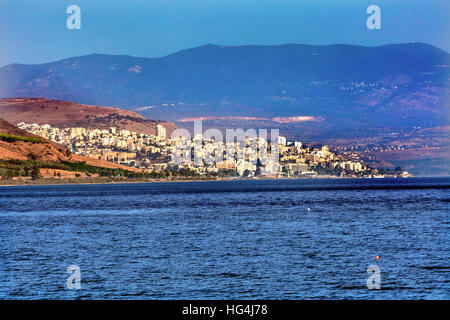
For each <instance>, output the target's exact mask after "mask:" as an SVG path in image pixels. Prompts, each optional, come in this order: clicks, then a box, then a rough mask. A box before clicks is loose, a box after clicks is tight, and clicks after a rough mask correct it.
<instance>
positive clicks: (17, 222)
mask: <svg viewBox="0 0 450 320" xmlns="http://www.w3.org/2000/svg"><path fill="white" fill-rule="evenodd" d="M449 190H450V179H419V178H417V179H416V178H414V179H403V180H402V179H397V180H388V179H372V180H370V179H355V180H352V179H346V180H325V179H316V180H282V181H279V180H278V181H276V180H268V181H229V182H191V183H154V184H120V185H118V184H115V185H81V186H80V185H77V186H75V185H72V186H30V187H0V236H1V237H0V239H1V243H0V262H1V265H0V281H1V283H0V298H3V299H5V298H6V299H30V298H31V299H39V298H51V299H78V298H82V299H105V298H107V299H124V298H127V299H229V298H230V299H259V298H264V299H325V298H326V299H448V298H449V297H450V283H449V281H450V261H449V260H450V259H449V257H450V254H449V249H450V248H449V243H450V242H449V239H450V237H449V202H450V197H449ZM308 208H310V210H308ZM375 256H379V257H380V259H379V260H378V261H375V259H374V257H375ZM373 264H375V265H378V266H379V267H380V270H381V289H380V290H368V289H367V286H366V280H367V278H368V276H369V274H367V273H366V268H367V267H368V266H369V265H373ZM69 265H77V266H79V267H80V269H81V289H80V290H69V289H67V288H66V279H67V277H68V276H69V274H67V273H66V269H67V267H68V266H69Z"/></svg>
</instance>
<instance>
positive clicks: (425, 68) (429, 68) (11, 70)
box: [0, 43, 450, 128]
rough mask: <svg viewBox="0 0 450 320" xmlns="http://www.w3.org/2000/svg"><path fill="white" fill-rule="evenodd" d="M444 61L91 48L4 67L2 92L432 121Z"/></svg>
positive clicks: (193, 111) (255, 115)
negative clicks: (151, 54) (116, 52)
mask: <svg viewBox="0 0 450 320" xmlns="http://www.w3.org/2000/svg"><path fill="white" fill-rule="evenodd" d="M449 66H450V55H449V54H448V53H446V52H445V51H442V50H440V49H438V48H435V47H433V46H430V45H427V44H422V43H409V44H396V45H384V46H379V47H362V46H351V45H328V46H310V45H298V44H289V45H279V46H240V47H226V46H215V45H205V46H202V47H198V48H193V49H188V50H184V51H180V52H177V53H174V54H171V55H168V56H165V57H161V58H136V57H131V56H111V55H101V54H93V55H88V56H83V57H75V58H69V59H65V60H62V61H57V62H51V63H46V64H40V65H21V64H13V65H9V66H5V67H3V68H1V69H0V83H1V85H0V97H46V98H51V99H60V100H71V101H77V102H79V103H86V104H95V105H108V106H118V107H122V108H126V109H130V110H135V111H137V112H139V113H141V114H143V115H145V116H146V117H148V118H150V119H161V120H170V121H179V120H182V121H183V120H184V121H190V120H193V118H196V117H208V119H209V120H214V119H216V120H221V121H222V122H223V121H225V122H229V121H232V120H233V119H235V120H238V121H239V120H242V119H244V120H245V119H246V120H252V119H253V120H255V121H266V122H267V121H269V122H274V121H273V120H274V118H275V119H282V121H281V123H284V124H286V123H293V124H298V123H301V124H302V125H308V124H311V125H313V126H315V125H317V123H321V126H325V127H326V128H361V127H394V128H397V127H411V126H436V125H443V124H445V123H448V120H449V113H448V110H449V103H450V102H449V101H450V90H449V86H448V81H449V74H450V73H449V70H450V69H449ZM240 117H244V118H240ZM296 117H297V118H296ZM186 118H188V119H186ZM260 118H263V119H260ZM275 123H276V121H275ZM278 123H280V122H278Z"/></svg>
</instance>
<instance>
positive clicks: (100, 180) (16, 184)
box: [0, 176, 450, 187]
mask: <svg viewBox="0 0 450 320" xmlns="http://www.w3.org/2000/svg"><path fill="white" fill-rule="evenodd" d="M411 178H450V176H414V177H408V178H404V177H385V178H372V177H336V176H317V177H276V178H275V177H262V178H241V177H234V178H233V177H229V178H228V177H219V178H204V179H201V178H200V179H199V178H192V179H183V178H177V179H140V178H131V179H130V178H126V179H117V178H106V177H105V178H94V179H92V178H91V179H89V180H87V179H64V180H57V179H55V178H48V179H45V178H44V179H37V180H25V181H23V180H22V181H20V180H16V181H4V182H6V183H3V181H0V187H21V186H22V187H23V186H57V185H89V184H93V185H98V184H134V183H177V182H209V181H255V180H257V181H263V180H317V179H339V180H345V179H370V180H372V179H375V180H380V179H411Z"/></svg>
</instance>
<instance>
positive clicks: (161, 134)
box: [156, 124, 166, 140]
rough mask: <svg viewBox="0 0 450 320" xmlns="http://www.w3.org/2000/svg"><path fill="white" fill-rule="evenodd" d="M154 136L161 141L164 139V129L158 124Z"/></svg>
mask: <svg viewBox="0 0 450 320" xmlns="http://www.w3.org/2000/svg"><path fill="white" fill-rule="evenodd" d="M156 136H157V137H158V138H160V139H162V140H164V139H166V128H164V127H163V126H162V125H160V124H158V125H157V126H156Z"/></svg>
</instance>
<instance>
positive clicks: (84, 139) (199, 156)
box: [17, 123, 371, 177]
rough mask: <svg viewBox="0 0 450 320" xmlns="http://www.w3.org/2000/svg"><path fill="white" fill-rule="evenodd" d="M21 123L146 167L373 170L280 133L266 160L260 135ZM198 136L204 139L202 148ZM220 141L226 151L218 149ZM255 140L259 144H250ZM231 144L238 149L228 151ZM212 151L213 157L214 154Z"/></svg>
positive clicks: (236, 171)
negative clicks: (229, 137)
mask: <svg viewBox="0 0 450 320" xmlns="http://www.w3.org/2000/svg"><path fill="white" fill-rule="evenodd" d="M17 126H18V127H19V128H21V129H24V130H27V131H29V132H31V133H33V134H36V135H39V136H42V137H44V138H47V139H49V140H52V141H54V142H56V143H59V144H61V145H63V146H65V147H66V148H68V149H69V150H71V151H72V152H73V153H75V154H80V155H84V156H87V157H91V158H95V159H103V160H106V161H111V162H115V163H119V164H124V165H128V166H133V167H137V168H142V169H146V170H147V171H149V172H161V171H167V170H170V171H179V172H180V171H181V172H189V173H190V174H196V175H197V174H198V175H227V176H249V177H252V176H258V175H269V176H316V175H334V176H364V175H370V174H371V168H369V167H367V166H366V165H364V163H363V162H362V161H355V160H349V159H348V158H346V157H344V156H342V155H338V154H335V153H333V152H331V151H330V149H329V147H327V146H322V147H321V148H314V147H307V146H304V145H303V144H302V143H301V142H299V141H287V140H286V138H285V137H282V136H279V137H278V149H277V154H276V157H267V159H268V160H267V161H260V155H261V152H262V153H265V152H266V155H267V154H270V153H271V144H270V142H267V141H265V140H264V138H261V137H258V138H245V141H244V143H242V142H223V141H218V142H217V141H213V140H204V139H203V137H199V136H198V135H197V136H196V137H194V138H193V139H189V140H188V141H186V139H183V138H182V137H178V138H176V139H171V138H169V137H167V133H166V130H165V128H164V127H163V126H161V125H158V127H157V128H156V135H147V134H143V133H136V132H132V131H128V130H117V129H116V128H109V130H100V129H88V128H54V127H51V126H50V125H48V124H45V125H38V124H26V123H19V124H18V125H17ZM198 139H201V142H200V147H199V144H198ZM180 144H184V146H187V151H188V156H187V159H188V160H189V161H181V162H180V161H176V159H175V158H174V155H176V153H177V152H178V151H179V145H180ZM218 144H219V145H220V148H219V150H220V153H221V154H217V150H218V149H217V147H218ZM255 145H256V146H257V147H258V148H257V149H255V148H251V147H250V146H255ZM185 149H186V148H185ZM230 149H231V150H232V151H233V152H229V151H230ZM255 150H258V151H257V152H256V151H255ZM185 151H186V150H185ZM215 152H216V154H214V153H215ZM211 155H214V157H212V158H211ZM230 155H231V156H230ZM207 157H210V158H211V159H208V158H207ZM185 159H186V158H185ZM206 160H209V161H206Z"/></svg>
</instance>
